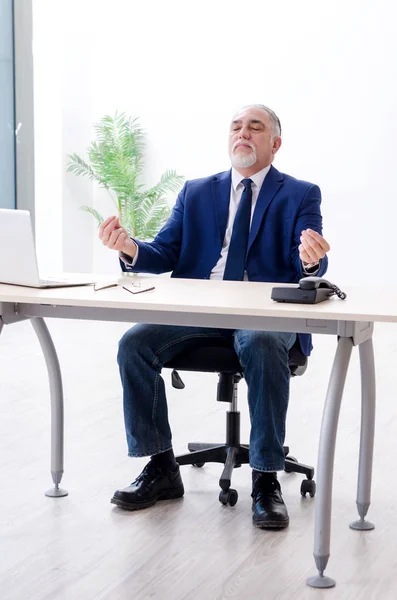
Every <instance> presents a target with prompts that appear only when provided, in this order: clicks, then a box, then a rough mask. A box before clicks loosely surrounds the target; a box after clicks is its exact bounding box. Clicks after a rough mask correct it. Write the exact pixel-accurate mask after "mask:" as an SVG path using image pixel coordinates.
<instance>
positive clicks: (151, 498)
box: [111, 461, 185, 510]
mask: <svg viewBox="0 0 397 600" xmlns="http://www.w3.org/2000/svg"><path fill="white" fill-rule="evenodd" d="M184 491H185V490H184V488H183V483H182V478H181V474H180V472H179V465H178V466H177V468H176V470H175V471H169V470H167V469H164V467H161V466H158V465H155V464H154V463H153V461H150V462H148V464H147V465H146V467H145V468H144V469H143V471H142V473H141V474H140V475H138V477H137V478H136V479H135V481H133V482H132V483H131V485H129V486H128V487H126V488H124V489H123V490H117V491H116V492H115V493H114V496H113V498H112V499H111V503H112V504H117V506H120V507H121V508H125V509H127V510H138V509H140V508H148V507H149V506H153V505H154V504H156V502H157V500H170V499H172V498H181V496H183V494H184Z"/></svg>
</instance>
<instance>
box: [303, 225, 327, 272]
mask: <svg viewBox="0 0 397 600" xmlns="http://www.w3.org/2000/svg"><path fill="white" fill-rule="evenodd" d="M300 240H301V243H300V245H299V258H300V259H301V261H302V262H303V263H304V264H305V263H306V264H310V263H316V262H319V261H320V260H321V259H322V258H324V256H325V255H326V254H327V252H328V251H329V249H330V245H329V244H328V242H327V240H326V239H324V238H323V236H322V235H320V234H319V233H317V231H313V229H305V230H304V231H302V234H301V238H300Z"/></svg>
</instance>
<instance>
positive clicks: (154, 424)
mask: <svg viewBox="0 0 397 600" xmlns="http://www.w3.org/2000/svg"><path fill="white" fill-rule="evenodd" d="M159 379H160V373H156V379H155V382H154V402H153V410H152V423H153V427H154V430H155V432H156V441H157V448H158V449H159V448H160V433H159V430H158V428H157V424H156V416H157V404H158V398H159V393H158V389H159V386H158V382H159ZM158 452H159V450H158Z"/></svg>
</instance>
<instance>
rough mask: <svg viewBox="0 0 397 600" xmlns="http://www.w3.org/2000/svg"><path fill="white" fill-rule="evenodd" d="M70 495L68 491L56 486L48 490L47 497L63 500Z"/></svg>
mask: <svg viewBox="0 0 397 600" xmlns="http://www.w3.org/2000/svg"><path fill="white" fill-rule="evenodd" d="M68 493H69V492H68V491H67V490H64V489H62V488H60V487H59V486H58V485H56V486H55V487H53V488H51V489H49V490H47V491H46V492H45V495H46V496H48V498H62V497H63V496H67V495H68Z"/></svg>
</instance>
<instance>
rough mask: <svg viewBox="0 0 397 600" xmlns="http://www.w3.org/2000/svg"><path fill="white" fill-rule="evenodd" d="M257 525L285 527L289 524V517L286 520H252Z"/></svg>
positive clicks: (265, 527)
mask: <svg viewBox="0 0 397 600" xmlns="http://www.w3.org/2000/svg"><path fill="white" fill-rule="evenodd" d="M252 522H253V524H254V525H255V527H258V529H284V528H285V527H288V525H289V519H287V520H286V521H254V520H252Z"/></svg>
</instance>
